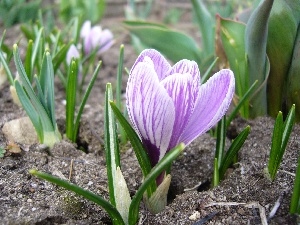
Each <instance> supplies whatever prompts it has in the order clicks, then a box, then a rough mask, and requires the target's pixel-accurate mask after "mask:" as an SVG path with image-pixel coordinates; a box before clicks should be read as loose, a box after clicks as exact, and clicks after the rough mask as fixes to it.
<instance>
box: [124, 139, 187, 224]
mask: <svg viewBox="0 0 300 225" xmlns="http://www.w3.org/2000/svg"><path fill="white" fill-rule="evenodd" d="M184 147H185V146H184V144H183V143H181V144H179V145H177V146H176V147H175V148H173V149H172V150H170V151H169V152H168V153H167V154H166V155H165V156H164V157H163V158H162V159H161V160H160V161H159V162H158V163H157V164H156V166H155V167H153V169H152V170H151V172H150V173H149V174H148V175H147V176H146V177H145V179H144V182H143V183H142V185H141V186H140V187H139V189H138V191H137V192H136V194H135V196H134V197H133V198H132V201H131V205H130V209H129V219H128V221H129V224H130V225H134V224H136V222H137V219H138V214H139V206H140V202H141V200H142V198H143V194H144V192H145V191H146V189H148V188H149V186H150V185H151V183H153V182H155V179H156V178H157V177H158V176H159V175H160V174H161V173H162V172H163V171H164V170H166V168H167V167H169V165H170V164H171V163H172V162H173V161H174V160H175V159H176V158H177V157H178V156H179V155H180V153H181V152H182V151H183V149H184Z"/></svg>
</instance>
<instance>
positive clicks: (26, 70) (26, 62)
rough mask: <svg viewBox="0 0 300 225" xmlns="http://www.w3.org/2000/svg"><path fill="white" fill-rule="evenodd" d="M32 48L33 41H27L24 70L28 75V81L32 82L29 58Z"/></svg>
mask: <svg viewBox="0 0 300 225" xmlns="http://www.w3.org/2000/svg"><path fill="white" fill-rule="evenodd" d="M32 48H33V41H32V40H29V41H28V46H27V51H26V56H25V72H26V74H27V76H28V79H29V81H31V82H32V80H33V74H32V73H33V72H32V71H33V68H32V67H31V58H32Z"/></svg>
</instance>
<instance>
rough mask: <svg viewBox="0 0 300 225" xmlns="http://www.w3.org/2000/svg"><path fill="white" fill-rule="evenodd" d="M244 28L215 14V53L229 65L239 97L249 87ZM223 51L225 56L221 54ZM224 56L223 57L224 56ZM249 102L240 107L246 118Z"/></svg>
mask: <svg viewBox="0 0 300 225" xmlns="http://www.w3.org/2000/svg"><path fill="white" fill-rule="evenodd" d="M245 30H246V26H245V24H243V23H240V22H236V21H233V20H229V19H224V18H222V17H220V16H218V15H217V34H219V36H220V39H221V42H220V44H219V45H217V46H216V49H218V51H217V53H218V56H219V57H220V59H221V61H223V63H224V64H225V66H226V64H227V60H228V63H229V65H230V69H231V70H232V71H233V73H234V76H235V80H236V81H235V83H236V88H235V89H236V94H237V95H238V96H239V97H240V98H241V97H242V96H244V95H245V93H246V92H247V91H248V89H249V78H248V64H247V60H246V52H245ZM223 51H224V53H225V56H224V55H222V54H224V53H223ZM224 57H225V58H224ZM248 114H249V102H247V101H246V102H245V105H244V106H243V107H242V108H241V115H242V116H243V117H245V118H248Z"/></svg>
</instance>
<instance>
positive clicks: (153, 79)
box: [126, 62, 175, 166]
mask: <svg viewBox="0 0 300 225" xmlns="http://www.w3.org/2000/svg"><path fill="white" fill-rule="evenodd" d="M126 95H127V96H126V97H127V102H126V104H127V110H128V114H129V118H130V120H131V122H132V124H133V126H134V127H135V129H136V131H137V132H138V134H139V135H140V137H141V140H142V142H143V143H144V144H145V146H146V148H147V152H148V155H149V157H150V160H151V164H152V165H153V166H154V165H155V164H156V163H157V162H158V161H159V160H160V159H161V158H162V157H163V156H164V155H165V153H166V151H167V148H168V145H169V142H170V138H171V134H172V129H173V125H174V120H175V108H174V104H173V101H172V99H171V98H170V96H169V95H168V93H167V91H166V90H165V88H164V87H163V86H162V85H161V84H160V83H159V80H158V77H157V75H156V72H155V70H154V65H153V64H151V63H147V62H139V63H137V64H136V65H135V67H134V68H133V69H132V70H131V72H130V76H129V80H128V83H127V89H126Z"/></svg>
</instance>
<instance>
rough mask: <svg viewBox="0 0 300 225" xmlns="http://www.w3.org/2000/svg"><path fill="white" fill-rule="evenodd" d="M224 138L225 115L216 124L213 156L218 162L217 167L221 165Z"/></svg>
mask: <svg viewBox="0 0 300 225" xmlns="http://www.w3.org/2000/svg"><path fill="white" fill-rule="evenodd" d="M225 139H226V115H225V116H223V118H222V119H221V120H220V121H219V122H218V126H217V143H216V153H215V158H216V159H217V162H218V168H220V166H221V162H222V159H223V154H224V151H225Z"/></svg>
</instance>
